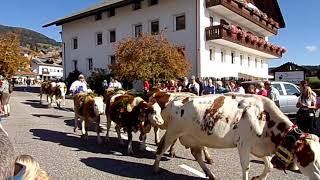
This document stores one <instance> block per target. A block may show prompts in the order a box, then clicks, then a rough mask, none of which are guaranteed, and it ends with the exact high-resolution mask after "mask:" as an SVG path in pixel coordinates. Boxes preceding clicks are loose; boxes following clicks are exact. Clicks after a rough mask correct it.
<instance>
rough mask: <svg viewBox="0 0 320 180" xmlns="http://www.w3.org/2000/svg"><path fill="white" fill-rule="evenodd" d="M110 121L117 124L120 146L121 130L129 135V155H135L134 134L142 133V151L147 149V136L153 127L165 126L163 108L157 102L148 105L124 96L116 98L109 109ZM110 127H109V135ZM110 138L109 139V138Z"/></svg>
mask: <svg viewBox="0 0 320 180" xmlns="http://www.w3.org/2000/svg"><path fill="white" fill-rule="evenodd" d="M108 113H109V117H108V121H109V119H110V120H112V121H113V122H115V123H116V127H115V128H116V132H117V135H118V139H119V141H120V144H123V141H122V139H121V135H120V130H121V128H123V129H124V131H126V132H127V134H128V141H129V143H128V155H133V151H132V132H137V131H140V133H141V135H140V140H141V141H142V144H141V146H140V149H145V148H146V146H145V141H146V134H147V133H148V132H150V129H151V126H152V125H156V124H163V119H162V117H161V108H160V106H159V105H158V103H156V102H152V103H147V102H146V101H144V100H143V99H142V98H141V97H135V96H132V95H128V94H124V95H118V96H116V97H115V98H114V102H113V103H112V104H111V105H110V107H109V111H108ZM109 128H110V126H108V127H107V135H108V131H109ZM107 138H108V137H107Z"/></svg>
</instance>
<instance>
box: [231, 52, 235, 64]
mask: <svg viewBox="0 0 320 180" xmlns="http://www.w3.org/2000/svg"><path fill="white" fill-rule="evenodd" d="M234 54H235V53H234V52H231V63H232V64H234V63H235V57H234Z"/></svg>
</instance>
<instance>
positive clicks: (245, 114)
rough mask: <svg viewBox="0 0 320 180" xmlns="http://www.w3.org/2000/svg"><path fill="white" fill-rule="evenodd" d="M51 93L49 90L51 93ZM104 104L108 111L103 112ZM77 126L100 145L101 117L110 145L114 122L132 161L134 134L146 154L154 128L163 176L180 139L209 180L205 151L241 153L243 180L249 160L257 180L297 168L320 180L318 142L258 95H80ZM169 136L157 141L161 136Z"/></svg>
mask: <svg viewBox="0 0 320 180" xmlns="http://www.w3.org/2000/svg"><path fill="white" fill-rule="evenodd" d="M48 87H49V88H50V90H48ZM65 90H66V88H65V85H63V84H59V83H57V84H54V83H51V84H50V86H48V85H47V86H46V85H42V86H41V93H40V100H41V97H42V94H48V97H49V98H50V99H51V100H50V101H49V103H52V102H53V101H57V102H58V101H60V102H64V99H65V98H64V96H65ZM104 104H105V109H104ZM74 112H75V124H74V131H76V130H77V128H78V119H79V120H80V122H81V132H82V138H84V139H85V140H86V139H87V137H88V133H87V128H88V126H89V124H90V123H94V124H95V127H96V132H97V141H98V143H100V144H101V143H103V140H102V138H101V136H100V133H101V129H100V126H99V125H100V116H101V115H102V114H105V115H106V117H107V133H106V138H105V141H106V142H108V141H109V130H110V127H111V122H114V123H115V124H116V126H115V129H116V132H117V135H118V138H119V142H120V143H121V144H123V141H122V139H121V136H120V130H121V129H123V130H124V131H125V132H127V134H128V141H129V143H128V154H129V155H132V154H133V151H132V132H138V131H139V133H140V136H139V139H140V141H142V143H141V147H140V148H141V149H145V148H146V146H145V141H146V135H147V134H148V133H149V132H150V131H151V128H152V127H153V128H154V132H155V143H156V144H157V145H158V148H157V152H156V159H155V163H154V171H155V172H158V171H159V163H160V159H161V157H162V155H163V154H164V152H165V151H166V150H167V149H168V148H169V147H170V146H171V147H170V155H171V156H172V157H174V156H175V143H176V141H177V139H179V141H180V142H181V144H182V145H184V146H185V147H186V148H190V149H191V153H192V155H193V156H194V158H195V159H196V160H197V162H198V163H199V165H200V166H201V168H202V170H203V171H204V172H205V174H206V176H207V177H209V179H216V177H215V176H214V174H213V173H212V172H211V171H210V170H209V169H208V168H207V166H206V164H205V163H204V161H203V159H202V152H204V154H205V159H206V161H207V163H210V164H211V163H212V158H211V157H210V155H209V153H208V151H207V148H237V149H238V152H239V155H240V162H241V167H242V173H243V179H248V173H249V169H250V165H249V162H250V160H249V157H250V154H252V155H254V156H256V157H258V158H262V159H263V161H264V165H265V167H264V170H263V173H262V174H261V175H260V176H257V177H254V178H253V179H266V178H267V176H268V174H269V172H270V171H271V169H272V167H276V168H280V169H283V170H285V169H288V168H289V166H291V165H293V164H295V165H297V166H298V167H299V169H300V171H301V172H302V173H303V174H304V175H306V176H307V177H309V178H310V179H318V180H320V143H319V137H318V136H316V135H312V134H306V133H303V132H301V131H300V130H299V129H298V127H297V126H296V125H294V124H293V123H292V122H291V121H290V120H289V119H288V117H286V116H285V115H284V114H283V113H282V112H281V111H280V110H279V108H278V107H277V106H276V105H275V103H274V102H272V101H271V100H269V99H268V98H265V97H262V96H257V95H239V94H225V95H206V96H195V95H193V94H191V93H168V92H161V91H160V90H158V89H153V90H151V91H150V92H149V93H148V94H147V99H146V100H144V99H142V98H141V97H136V96H135V95H134V94H133V93H131V92H126V91H122V90H119V91H114V90H108V91H106V92H105V95H104V96H103V97H102V96H98V97H97V96H95V95H94V94H92V93H80V94H77V95H75V96H74ZM159 129H163V130H166V133H165V134H164V136H163V137H162V138H161V140H160V141H159V137H158V136H159V135H158V130H159Z"/></svg>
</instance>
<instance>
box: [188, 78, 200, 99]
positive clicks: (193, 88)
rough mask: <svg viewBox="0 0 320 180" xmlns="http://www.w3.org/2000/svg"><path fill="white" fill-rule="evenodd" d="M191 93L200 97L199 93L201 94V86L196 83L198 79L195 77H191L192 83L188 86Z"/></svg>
mask: <svg viewBox="0 0 320 180" xmlns="http://www.w3.org/2000/svg"><path fill="white" fill-rule="evenodd" d="M188 89H189V92H191V93H193V94H195V95H197V96H199V92H200V86H199V84H198V83H197V82H196V77H195V76H191V82H190V84H189V86H188Z"/></svg>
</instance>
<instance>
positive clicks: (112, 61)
mask: <svg viewBox="0 0 320 180" xmlns="http://www.w3.org/2000/svg"><path fill="white" fill-rule="evenodd" d="M115 63H116V57H115V56H114V55H112V56H110V64H115Z"/></svg>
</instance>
